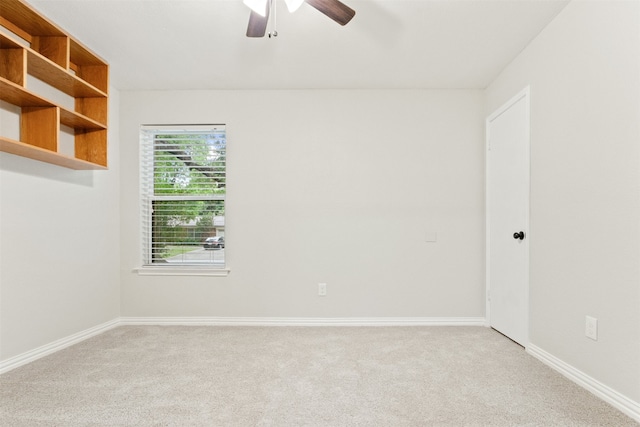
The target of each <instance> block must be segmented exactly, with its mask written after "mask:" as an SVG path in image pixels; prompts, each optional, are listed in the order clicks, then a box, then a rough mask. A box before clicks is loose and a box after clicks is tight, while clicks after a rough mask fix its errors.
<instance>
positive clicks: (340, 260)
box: [120, 90, 484, 317]
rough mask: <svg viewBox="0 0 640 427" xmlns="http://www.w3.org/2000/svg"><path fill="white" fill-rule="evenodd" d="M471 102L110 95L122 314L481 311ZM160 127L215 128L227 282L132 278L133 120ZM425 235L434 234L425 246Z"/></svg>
mask: <svg viewBox="0 0 640 427" xmlns="http://www.w3.org/2000/svg"><path fill="white" fill-rule="evenodd" d="M483 100H484V98H483V93H482V91H419V90H418V91H183V92H123V93H122V103H121V137H120V139H121V141H122V146H121V164H122V180H121V192H122V194H121V200H122V205H121V209H122V286H123V287H122V292H123V310H122V314H123V315H124V316H249V317H262V316H273V317H440V316H444V317H483V316H484V297H483V295H484V280H483V277H484V259H483V247H484V235H483V233H484V231H483V229H484V216H483V210H484V200H483V174H484V166H483V158H484V157H483V145H484V142H483V139H482V138H483V108H484V107H483V106H484V104H483ZM162 123H168V124H171V123H225V124H226V125H227V132H228V192H229V193H228V202H227V203H228V205H227V209H226V213H227V215H226V216H227V218H226V221H227V224H226V232H225V235H226V244H227V248H226V255H227V259H228V265H229V267H230V268H231V273H230V274H229V276H228V277H225V278H217V277H216V278H202V277H143V276H138V275H137V274H136V273H134V272H133V271H132V270H133V269H134V268H136V267H138V266H139V265H140V264H139V262H140V261H139V260H140V256H139V253H140V244H139V237H138V236H139V226H138V222H139V218H138V209H139V202H138V173H139V172H138V164H137V162H138V146H139V142H138V138H139V126H140V125H141V124H162ZM427 232H436V233H437V237H438V241H437V242H436V243H426V242H425V233H427ZM318 282H326V283H327V284H328V295H327V297H324V298H321V297H318V296H317V283H318Z"/></svg>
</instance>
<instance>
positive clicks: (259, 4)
mask: <svg viewBox="0 0 640 427" xmlns="http://www.w3.org/2000/svg"><path fill="white" fill-rule="evenodd" d="M242 3H244V4H245V5H247V6H248V7H249V9H251V10H253V11H254V12H255V13H257V14H258V15H260V16H267V6H268V4H269V0H243V1H242Z"/></svg>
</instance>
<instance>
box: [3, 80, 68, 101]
mask: <svg viewBox="0 0 640 427" xmlns="http://www.w3.org/2000/svg"><path fill="white" fill-rule="evenodd" d="M0 99H2V100H3V101H7V102H8V103H9V104H13V105H17V106H18V107H55V106H56V104H54V103H53V102H51V101H48V100H46V99H44V98H42V97H40V96H38V95H36V94H34V93H32V92H29V91H28V90H27V89H25V88H23V87H22V86H19V85H17V84H15V83H13V82H12V81H9V80H7V79H5V78H3V77H0Z"/></svg>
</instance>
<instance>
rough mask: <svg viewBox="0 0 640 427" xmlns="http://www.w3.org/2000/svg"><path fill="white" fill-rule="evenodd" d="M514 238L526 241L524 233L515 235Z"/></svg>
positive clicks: (520, 232) (519, 232)
mask: <svg viewBox="0 0 640 427" xmlns="http://www.w3.org/2000/svg"><path fill="white" fill-rule="evenodd" d="M513 238H514V239H516V240H524V231H518V232H516V233H513Z"/></svg>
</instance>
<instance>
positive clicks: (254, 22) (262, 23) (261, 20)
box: [247, 8, 269, 37]
mask: <svg viewBox="0 0 640 427" xmlns="http://www.w3.org/2000/svg"><path fill="white" fill-rule="evenodd" d="M268 21H269V8H267V14H266V15H265V16H262V15H260V14H259V13H256V12H254V11H253V10H252V11H251V15H249V25H248V26H247V37H264V34H265V33H266V32H267V22H268Z"/></svg>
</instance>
